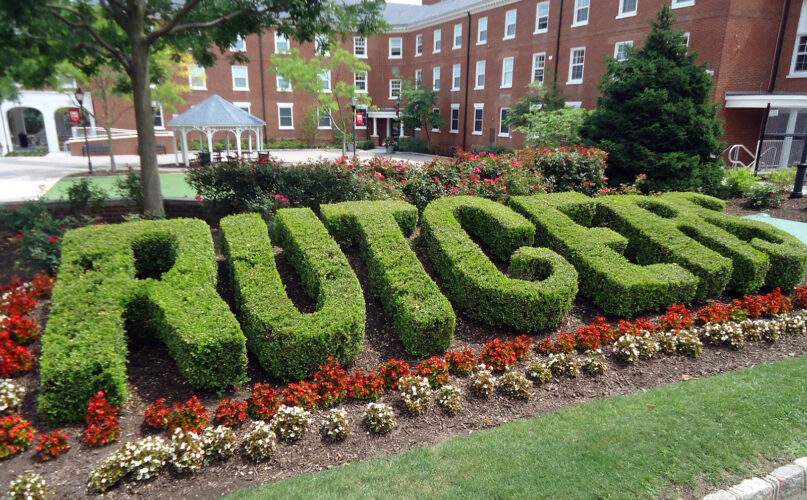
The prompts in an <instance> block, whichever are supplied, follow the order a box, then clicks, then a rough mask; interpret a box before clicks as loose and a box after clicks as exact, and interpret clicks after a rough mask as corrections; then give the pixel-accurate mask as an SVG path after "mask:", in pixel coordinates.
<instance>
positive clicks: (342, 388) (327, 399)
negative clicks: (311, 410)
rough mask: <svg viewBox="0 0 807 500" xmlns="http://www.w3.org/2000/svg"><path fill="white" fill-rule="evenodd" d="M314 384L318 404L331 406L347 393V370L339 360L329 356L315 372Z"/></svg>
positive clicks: (324, 406) (323, 406) (325, 406)
mask: <svg viewBox="0 0 807 500" xmlns="http://www.w3.org/2000/svg"><path fill="white" fill-rule="evenodd" d="M314 386H315V388H316V392H317V404H318V405H319V406H320V407H322V408H330V407H331V406H333V405H335V404H337V403H338V402H340V401H342V400H343V399H345V396H346V395H347V372H346V371H345V370H343V369H342V365H340V364H339V362H338V361H336V360H335V359H333V358H331V357H329V358H328V360H327V361H326V362H325V364H324V365H321V366H320V367H319V370H318V371H317V372H316V373H315V374H314Z"/></svg>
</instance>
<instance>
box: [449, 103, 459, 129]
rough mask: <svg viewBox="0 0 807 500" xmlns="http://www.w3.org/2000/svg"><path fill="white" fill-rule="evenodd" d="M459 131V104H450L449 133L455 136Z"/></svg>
mask: <svg viewBox="0 0 807 500" xmlns="http://www.w3.org/2000/svg"><path fill="white" fill-rule="evenodd" d="M459 130H460V105H459V104H452V105H451V130H449V132H451V133H452V134H456V133H457V132H459Z"/></svg>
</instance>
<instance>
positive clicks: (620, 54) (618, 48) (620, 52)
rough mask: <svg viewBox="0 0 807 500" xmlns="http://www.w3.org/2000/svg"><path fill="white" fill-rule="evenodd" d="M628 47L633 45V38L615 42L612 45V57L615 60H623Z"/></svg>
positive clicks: (626, 55)
mask: <svg viewBox="0 0 807 500" xmlns="http://www.w3.org/2000/svg"><path fill="white" fill-rule="evenodd" d="M628 47H633V40H627V41H625V42H616V44H615V45H614V59H616V60H617V61H620V62H622V61H624V60H625V59H627V58H628Z"/></svg>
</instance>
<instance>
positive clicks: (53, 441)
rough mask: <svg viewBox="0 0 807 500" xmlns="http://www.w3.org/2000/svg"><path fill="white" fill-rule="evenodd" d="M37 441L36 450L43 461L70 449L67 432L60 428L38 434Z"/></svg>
mask: <svg viewBox="0 0 807 500" xmlns="http://www.w3.org/2000/svg"><path fill="white" fill-rule="evenodd" d="M38 441H39V444H37V445H36V451H37V452H38V453H39V458H41V459H42V461H43V462H47V461H48V460H52V459H54V458H56V457H58V456H59V455H61V454H62V453H66V452H67V450H69V449H70V443H69V442H68V441H67V433H66V432H64V431H61V430H58V431H53V432H51V433H50V434H42V435H41V436H39V439H38Z"/></svg>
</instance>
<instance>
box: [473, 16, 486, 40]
mask: <svg viewBox="0 0 807 500" xmlns="http://www.w3.org/2000/svg"><path fill="white" fill-rule="evenodd" d="M484 43H488V18H487V17H480V18H479V21H477V22H476V44H477V45H482V44H484Z"/></svg>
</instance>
